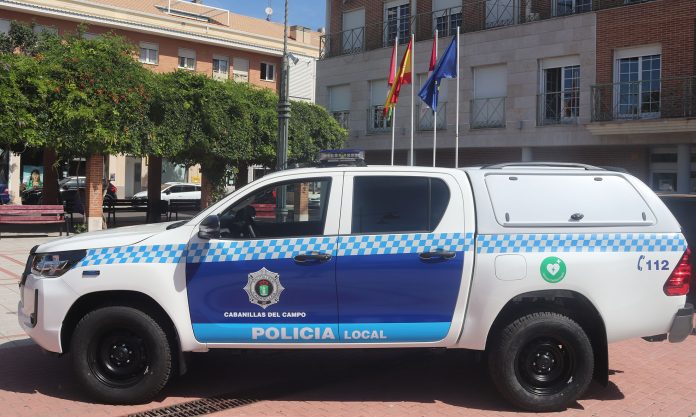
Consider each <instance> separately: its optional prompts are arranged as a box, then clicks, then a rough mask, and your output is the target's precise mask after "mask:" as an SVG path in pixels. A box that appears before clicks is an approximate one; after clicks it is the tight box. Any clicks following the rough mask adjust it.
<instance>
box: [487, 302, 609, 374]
mask: <svg viewBox="0 0 696 417" xmlns="http://www.w3.org/2000/svg"><path fill="white" fill-rule="evenodd" d="M541 311H550V312H555V313H559V314H563V315H566V316H568V317H570V318H571V319H573V320H575V321H576V322H577V323H578V324H579V325H580V327H582V328H583V329H584V330H585V332H586V333H587V336H588V337H589V338H590V343H591V344H592V350H593V352H594V361H595V368H594V379H595V380H597V381H598V382H600V383H602V384H604V385H606V384H607V383H608V382H609V353H608V344H607V331H606V327H605V325H604V319H603V318H602V315H601V314H600V313H599V310H597V308H596V307H595V306H594V304H593V303H592V302H591V301H590V300H589V299H588V298H587V297H585V296H584V295H583V294H581V293H579V292H577V291H572V290H539V291H531V292H526V293H523V294H519V295H517V296H515V297H513V298H511V299H510V300H509V301H508V302H507V303H506V304H505V306H504V307H503V308H502V309H501V310H500V312H499V313H498V315H497V317H496V318H495V320H494V321H493V324H492V325H491V328H490V329H489V331H488V335H487V337H486V350H488V348H489V346H488V344H489V343H490V341H491V340H492V339H493V338H492V337H491V336H492V335H494V334H495V332H497V331H499V330H501V329H502V328H503V327H505V326H506V325H507V324H509V323H511V322H512V321H514V320H516V319H517V318H519V317H521V316H524V315H527V314H531V313H535V312H541Z"/></svg>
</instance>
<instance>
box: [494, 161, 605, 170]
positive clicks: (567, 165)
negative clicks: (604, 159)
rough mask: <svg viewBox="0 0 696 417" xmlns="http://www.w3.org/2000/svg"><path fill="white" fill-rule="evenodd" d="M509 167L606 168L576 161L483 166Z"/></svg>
mask: <svg viewBox="0 0 696 417" xmlns="http://www.w3.org/2000/svg"><path fill="white" fill-rule="evenodd" d="M508 167H539V168H543V167H546V168H582V169H584V170H585V171H604V168H600V167H596V166H594V165H587V164H577V163H574V162H504V163H502V164H493V165H484V166H482V167H481V168H483V169H503V168H508Z"/></svg>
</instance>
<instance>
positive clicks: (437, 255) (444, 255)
mask: <svg viewBox="0 0 696 417" xmlns="http://www.w3.org/2000/svg"><path fill="white" fill-rule="evenodd" d="M455 256H457V252H454V251H449V250H441V249H438V250H436V251H431V252H421V253H419V254H418V257H419V258H421V259H422V260H424V261H430V260H433V259H453V258H454V257H455Z"/></svg>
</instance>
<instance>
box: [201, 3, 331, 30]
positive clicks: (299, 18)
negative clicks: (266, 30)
mask: <svg viewBox="0 0 696 417" xmlns="http://www.w3.org/2000/svg"><path fill="white" fill-rule="evenodd" d="M268 3H269V0H203V4H207V5H209V6H214V7H220V8H223V9H227V10H230V11H232V12H234V13H239V14H243V15H247V16H252V17H258V18H261V19H265V18H266V13H265V12H264V10H265V9H266V7H268ZM270 3H271V8H272V9H273V15H272V16H271V20H272V21H273V22H277V23H283V17H284V13H285V1H284V0H270ZM288 24H290V25H300V26H305V27H308V28H310V29H312V30H317V29H318V28H320V27H323V26H326V1H325V0H288Z"/></svg>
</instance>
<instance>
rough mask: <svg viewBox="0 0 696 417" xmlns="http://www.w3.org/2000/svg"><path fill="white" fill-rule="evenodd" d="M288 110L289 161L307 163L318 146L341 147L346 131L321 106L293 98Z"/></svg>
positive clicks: (319, 147)
mask: <svg viewBox="0 0 696 417" xmlns="http://www.w3.org/2000/svg"><path fill="white" fill-rule="evenodd" d="M291 112H292V113H291V114H292V117H291V118H290V133H289V148H290V149H289V159H290V160H291V161H293V162H297V163H308V162H311V161H313V160H314V158H315V157H316V155H317V153H318V152H319V151H320V150H322V149H337V148H340V147H342V146H343V143H344V142H345V140H346V138H347V137H348V132H347V131H346V130H345V129H343V128H342V127H341V125H339V124H338V122H337V121H336V119H334V118H333V117H332V116H331V115H330V114H329V112H327V111H326V109H325V108H323V107H321V106H317V105H316V104H312V103H307V102H304V101H294V102H292V109H291Z"/></svg>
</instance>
